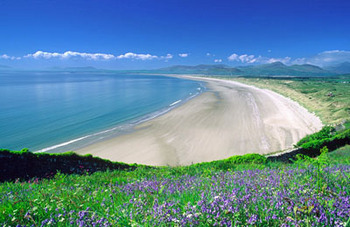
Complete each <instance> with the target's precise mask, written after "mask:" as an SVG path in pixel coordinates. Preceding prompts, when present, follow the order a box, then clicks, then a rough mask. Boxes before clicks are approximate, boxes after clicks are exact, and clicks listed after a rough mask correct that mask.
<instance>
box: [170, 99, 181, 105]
mask: <svg viewBox="0 0 350 227" xmlns="http://www.w3.org/2000/svg"><path fill="white" fill-rule="evenodd" d="M181 101H182V100H181V99H180V100H177V101H176V102H173V103H171V104H170V105H169V106H174V105H176V104H178V103H179V102H181Z"/></svg>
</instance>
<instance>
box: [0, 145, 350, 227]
mask: <svg viewBox="0 0 350 227" xmlns="http://www.w3.org/2000/svg"><path fill="white" fill-rule="evenodd" d="M333 154H337V155H333ZM333 154H329V155H328V156H324V157H323V158H320V159H319V161H318V160H315V161H314V162H313V163H312V164H310V163H308V162H306V161H301V162H298V163H296V164H283V163H263V164H232V163H231V164H230V165H228V164H227V163H222V161H216V162H212V163H211V164H210V163H207V164H205V165H203V164H202V165H198V164H197V165H192V166H187V167H173V168H171V167H163V168H154V169H149V168H145V167H142V166H141V167H138V168H137V169H136V170H134V171H124V170H117V171H107V172H96V173H93V174H91V175H81V176H79V175H63V174H57V175H56V176H55V178H53V179H51V180H47V179H44V180H35V179H34V181H32V182H17V183H3V184H0V201H1V203H0V225H4V226H16V225H17V224H19V225H28V226H30V225H36V226H41V225H43V226H93V225H94V224H95V225H96V226H102V224H105V225H106V226H108V225H110V226H155V225H159V226H169V225H170V226H176V225H185V226H191V225H198V224H199V223H200V224H201V225H202V226H203V225H204V226H213V225H215V224H217V225H244V226H246V225H255V226H281V225H283V224H288V225H293V226H294V225H299V226H307V225H311V224H312V223H313V224H314V226H334V225H335V224H336V223H346V222H349V212H350V204H349V201H350V200H349V199H350V188H349V187H344V186H345V185H348V184H349V183H350V181H349V176H350V165H349V164H350V156H349V147H345V148H342V149H339V150H337V151H335V153H333ZM340 156H341V157H342V158H339V157H340ZM341 163H346V165H342V164H341ZM208 164H210V165H208ZM228 167H229V168H228Z"/></svg>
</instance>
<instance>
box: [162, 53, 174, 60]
mask: <svg viewBox="0 0 350 227" xmlns="http://www.w3.org/2000/svg"><path fill="white" fill-rule="evenodd" d="M173 57H174V56H173V55H172V54H167V55H166V56H161V58H165V59H172V58H173Z"/></svg>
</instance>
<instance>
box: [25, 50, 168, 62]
mask: <svg viewBox="0 0 350 227" xmlns="http://www.w3.org/2000/svg"><path fill="white" fill-rule="evenodd" d="M24 58H33V59H51V58H58V59H70V58H82V59H86V60H95V61H98V60H115V59H135V60H143V61H144V60H153V59H160V60H161V59H165V60H168V59H172V58H173V55H171V54H167V55H166V56H156V55H151V54H136V53H132V52H128V53H125V54H121V55H118V56H115V55H113V54H104V53H82V52H75V51H66V52H64V53H57V52H45V51H40V50H39V51H37V52H35V53H34V54H27V55H25V56H24Z"/></svg>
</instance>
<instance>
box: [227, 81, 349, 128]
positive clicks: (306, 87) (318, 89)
mask: <svg viewBox="0 0 350 227" xmlns="http://www.w3.org/2000/svg"><path fill="white" fill-rule="evenodd" d="M234 80H236V81H238V82H242V83H247V84H251V85H254V86H257V87H261V88H267V89H270V90H273V91H275V92H277V93H280V94H282V95H284V96H286V97H290V98H291V99H293V100H295V101H297V102H298V103H300V104H301V105H302V106H304V107H305V108H306V109H308V110H309V111H311V112H315V113H316V115H317V116H319V117H320V118H321V120H322V122H323V123H324V124H338V123H342V122H343V121H344V120H348V121H349V120H350V98H349V97H350V89H349V87H350V84H349V81H350V79H349V78H348V77H346V78H278V79H272V78H237V79H234ZM330 94H332V95H330ZM348 124H349V123H348Z"/></svg>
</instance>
